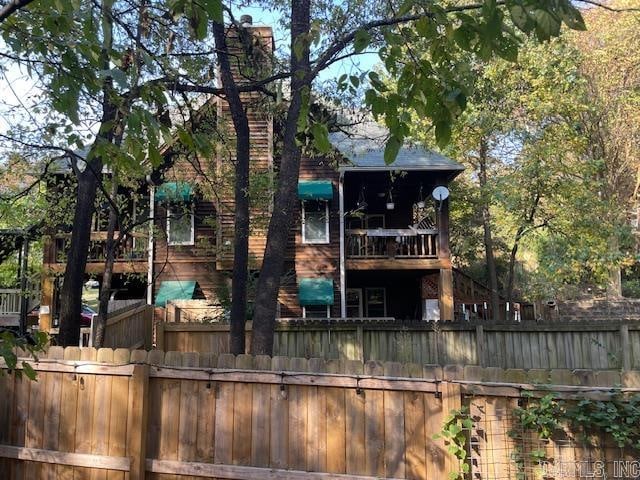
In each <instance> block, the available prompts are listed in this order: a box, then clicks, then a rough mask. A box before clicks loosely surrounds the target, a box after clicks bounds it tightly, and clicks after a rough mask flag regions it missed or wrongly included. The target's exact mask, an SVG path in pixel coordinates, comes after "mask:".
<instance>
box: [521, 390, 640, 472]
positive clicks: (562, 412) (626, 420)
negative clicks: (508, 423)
mask: <svg viewBox="0 0 640 480" xmlns="http://www.w3.org/2000/svg"><path fill="white" fill-rule="evenodd" d="M525 396H527V397H529V399H528V401H527V402H526V404H525V406H523V407H517V408H516V409H515V410H514V416H515V419H516V428H514V429H513V430H512V431H511V432H510V435H511V436H512V437H513V438H516V437H517V435H518V431H519V430H520V431H522V430H528V431H531V432H534V433H536V434H537V435H538V437H539V438H540V439H541V440H550V439H551V438H552V437H553V436H554V435H560V434H565V433H567V434H571V435H573V438H574V440H576V441H579V442H580V443H582V444H583V445H588V446H594V439H595V438H596V437H597V436H598V435H599V434H601V433H605V434H608V435H610V436H611V438H612V439H613V441H614V442H615V443H616V445H617V446H618V447H619V448H625V447H627V448H633V449H637V450H640V395H634V396H631V397H628V396H627V397H625V396H622V395H620V394H618V395H615V396H613V397H612V398H611V399H610V400H591V399H588V398H585V399H582V400H578V401H567V400H564V399H561V398H558V395H557V394H554V393H549V394H547V395H545V396H543V397H542V398H538V399H533V398H531V395H530V394H529V395H527V394H525ZM518 427H519V428H518ZM527 455H528V456H529V458H530V459H531V460H532V461H533V462H534V463H536V464H538V465H541V464H542V463H543V462H544V461H546V460H547V458H546V452H545V451H544V450H541V449H534V450H531V451H530V452H528V453H527ZM512 460H513V461H514V462H515V463H516V466H517V467H518V470H519V472H520V473H519V475H518V478H524V476H523V469H524V460H525V454H524V452H523V451H522V449H521V448H516V449H515V452H514V454H513V455H512Z"/></svg>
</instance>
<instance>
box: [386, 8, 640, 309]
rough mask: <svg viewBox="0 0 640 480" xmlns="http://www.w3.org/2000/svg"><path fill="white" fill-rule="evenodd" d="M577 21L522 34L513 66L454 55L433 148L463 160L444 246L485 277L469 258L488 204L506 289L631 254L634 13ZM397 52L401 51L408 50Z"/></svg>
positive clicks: (540, 291) (586, 272)
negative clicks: (574, 28) (460, 100)
mask: <svg viewBox="0 0 640 480" xmlns="http://www.w3.org/2000/svg"><path fill="white" fill-rule="evenodd" d="M615 6H616V7H618V8H625V7H629V6H630V3H629V2H626V3H625V2H619V3H616V4H615ZM586 18H587V24H588V25H591V24H593V30H589V31H587V32H571V33H569V32H565V34H564V35H562V36H561V37H560V38H559V39H557V40H551V41H549V42H546V43H545V44H543V45H535V44H534V43H532V42H530V41H528V42H527V43H525V48H522V49H520V52H519V55H518V62H517V63H512V62H508V61H504V60H503V59H492V60H486V59H484V58H482V56H480V55H478V54H477V52H476V53H474V54H471V55H469V54H464V57H463V58H464V59H465V61H466V63H467V64H468V65H469V66H470V67H469V72H470V76H471V78H472V79H473V81H472V83H470V90H469V92H470V93H469V95H468V96H467V106H466V110H465V111H464V112H463V113H462V114H461V115H460V116H459V117H458V119H457V121H456V123H455V124H454V127H453V130H452V134H451V143H450V144H449V145H448V146H447V147H446V149H445V151H446V153H448V154H449V155H451V156H452V157H453V158H456V159H458V160H460V161H462V162H463V163H465V164H466V165H467V171H466V172H465V173H464V174H463V175H462V176H461V178H460V179H459V180H458V182H457V185H455V186H454V195H455V197H454V198H455V200H454V201H453V202H452V217H453V221H452V224H453V232H452V239H453V249H454V253H455V255H456V257H457V262H458V263H459V264H460V265H463V266H467V267H468V268H470V270H471V271H472V273H473V272H475V274H476V276H477V278H480V279H483V280H486V282H487V283H490V268H487V265H488V263H489V262H487V261H486V260H483V261H482V264H481V265H478V262H477V260H478V258H484V259H486V258H487V256H486V255H485V254H483V251H484V252H485V253H486V251H487V249H486V245H485V244H486V241H487V237H486V235H485V236H484V238H483V235H482V227H483V215H482V212H483V208H484V207H488V209H489V211H490V222H489V228H490V231H491V235H492V236H491V237H490V239H491V240H492V244H491V252H492V253H493V254H494V255H495V257H496V263H497V266H496V269H497V272H498V275H497V276H498V281H499V288H500V289H501V290H502V292H503V293H504V294H506V295H507V296H510V295H511V293H513V291H514V290H517V293H518V294H519V295H520V296H522V295H525V296H529V297H538V296H539V297H550V296H554V295H555V294H557V293H558V288H561V287H562V286H563V285H567V284H589V285H594V284H596V285H605V284H606V283H607V282H608V281H609V279H610V276H611V270H612V266H613V267H614V270H615V267H617V266H620V265H622V266H624V265H629V264H630V263H632V262H633V258H634V255H635V249H636V247H635V245H634V241H633V239H632V236H631V235H630V233H631V232H630V226H629V213H628V212H629V211H630V210H631V211H633V212H635V211H637V206H636V205H637V200H636V196H637V186H636V185H637V183H636V179H637V178H638V177H637V172H638V163H637V158H638V157H637V153H636V152H637V148H638V142H637V138H638V135H637V128H638V127H637V125H638V122H637V115H638V113H637V112H638V109H637V102H638V97H637V85H638V83H637V82H638V78H639V77H638V64H639V63H638V61H637V59H635V57H636V52H637V48H630V46H632V45H636V44H637V42H638V35H637V28H635V29H634V27H637V24H638V23H637V22H638V16H637V13H633V12H611V11H607V10H601V9H593V10H590V11H589V12H588V13H587V17H586ZM618 19H619V20H620V21H618ZM514 21H515V19H514ZM638 46H640V44H638ZM404 54H405V58H411V49H410V48H407V50H406V52H405V53H404ZM390 85H391V86H392V88H393V91H394V92H396V91H399V90H401V87H400V86H399V85H398V84H396V83H394V82H391V83H390ZM634 85H635V87H634ZM422 118H423V117H421V116H419V115H417V116H415V117H414V125H415V126H416V128H415V129H414V130H413V131H412V133H413V136H414V138H417V139H419V140H420V141H422V142H425V143H427V144H428V145H434V144H437V143H438V138H437V136H436V135H434V133H433V132H431V131H429V130H428V127H429V126H430V124H431V122H430V121H424V120H422ZM424 132H427V133H426V134H425V133H424ZM483 161H484V168H486V170H487V173H488V174H487V176H486V181H484V182H483V177H482V168H481V167H482V166H483V165H482V164H483Z"/></svg>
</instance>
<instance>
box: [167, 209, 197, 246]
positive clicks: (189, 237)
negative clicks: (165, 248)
mask: <svg viewBox="0 0 640 480" xmlns="http://www.w3.org/2000/svg"><path fill="white" fill-rule="evenodd" d="M167 237H168V240H169V245H193V244H194V220H193V205H187V204H177V205H175V206H170V207H167Z"/></svg>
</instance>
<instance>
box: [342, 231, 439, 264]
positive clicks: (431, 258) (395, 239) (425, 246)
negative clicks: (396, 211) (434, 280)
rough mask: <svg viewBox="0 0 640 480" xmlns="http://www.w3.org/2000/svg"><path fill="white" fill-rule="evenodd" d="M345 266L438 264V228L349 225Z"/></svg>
mask: <svg viewBox="0 0 640 480" xmlns="http://www.w3.org/2000/svg"><path fill="white" fill-rule="evenodd" d="M345 245H346V247H345V249H346V257H347V268H350V269H355V270H359V269H368V268H381V269H412V268H417V269H420V268H440V266H441V265H440V263H441V260H440V259H439V258H438V230H437V229H416V228H401V229H387V228H375V229H350V230H347V231H346V241H345Z"/></svg>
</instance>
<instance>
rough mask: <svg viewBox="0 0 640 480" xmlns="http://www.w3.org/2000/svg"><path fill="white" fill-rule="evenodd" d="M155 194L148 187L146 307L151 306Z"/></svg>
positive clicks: (152, 187)
mask: <svg viewBox="0 0 640 480" xmlns="http://www.w3.org/2000/svg"><path fill="white" fill-rule="evenodd" d="M155 194H156V187H155V186H153V185H151V186H150V187H149V218H150V220H149V244H148V246H147V248H148V249H149V251H148V259H149V265H148V267H147V305H153V244H154V241H153V227H154V226H155V218H156V216H155Z"/></svg>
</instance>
